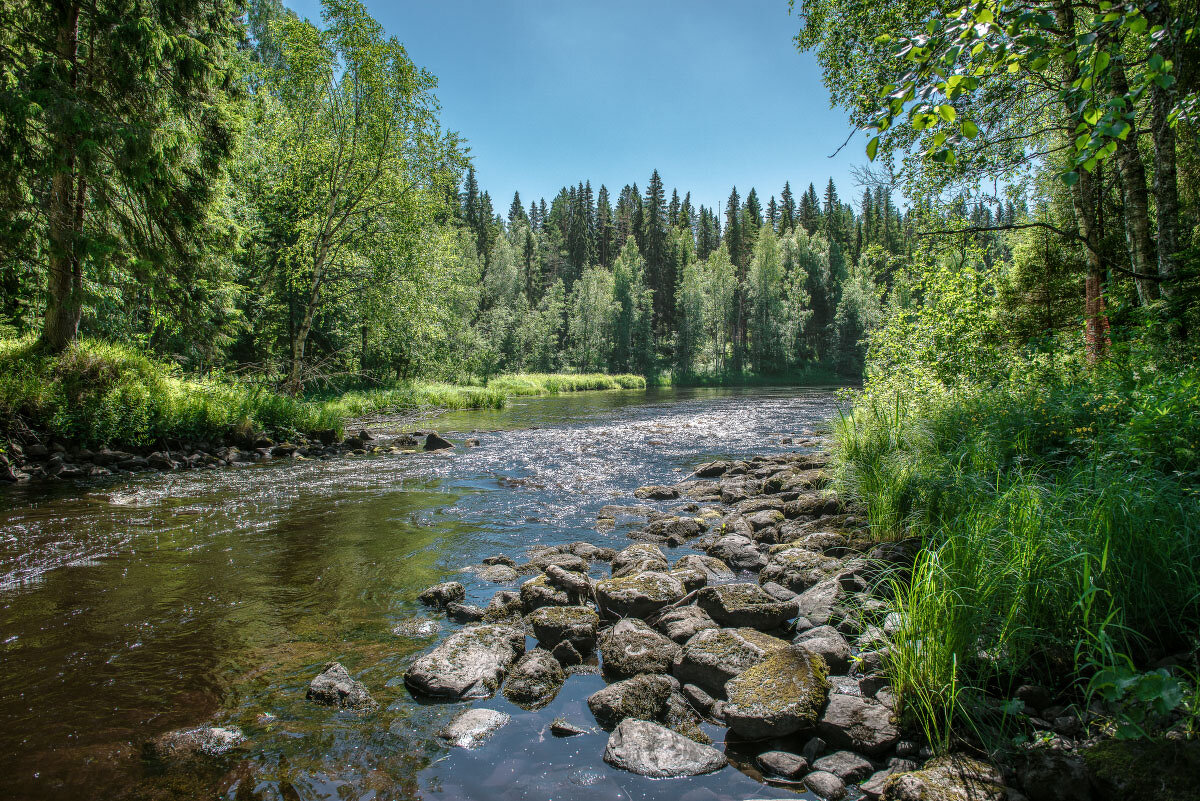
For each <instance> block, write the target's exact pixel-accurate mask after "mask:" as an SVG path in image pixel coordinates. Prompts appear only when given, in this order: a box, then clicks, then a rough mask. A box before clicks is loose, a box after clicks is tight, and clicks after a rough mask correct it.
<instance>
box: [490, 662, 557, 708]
mask: <svg viewBox="0 0 1200 801" xmlns="http://www.w3.org/2000/svg"><path fill="white" fill-rule="evenodd" d="M566 678H567V677H566V674H564V673H563V669H562V665H560V664H559V663H558V660H557V659H555V658H554V656H553V655H552V654H551V653H550V652H549V651H547V650H545V649H543V648H534V649H533V650H532V651H528V652H526V654H525V655H524V656H523V657H521V658H520V659H519V660H518V661H517V664H515V665H513V668H512V670H511V671H509V674H508V679H507V680H506V681H505V682H504V697H505V698H507V699H508V700H510V701H512V702H513V703H514V704H517V705H518V706H522V707H525V708H527V709H537V708H539V707H543V706H545V705H546V704H548V703H550V702H551V701H553V700H554V696H556V695H558V691H559V690H560V689H562V686H563V682H564V681H566Z"/></svg>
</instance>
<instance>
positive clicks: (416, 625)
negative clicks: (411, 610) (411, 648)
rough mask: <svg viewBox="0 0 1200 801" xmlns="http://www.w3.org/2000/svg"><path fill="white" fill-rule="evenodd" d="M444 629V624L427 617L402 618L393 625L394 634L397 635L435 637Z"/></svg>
mask: <svg viewBox="0 0 1200 801" xmlns="http://www.w3.org/2000/svg"><path fill="white" fill-rule="evenodd" d="M441 629H442V624H441V623H438V622H437V621H436V620H430V619H429V618H426V617H415V618H410V619H408V620H401V621H400V622H399V623H397V624H396V625H395V626H392V634H395V635H396V636H397V637H413V638H421V637H434V636H436V635H437V633H438V632H439V631H441Z"/></svg>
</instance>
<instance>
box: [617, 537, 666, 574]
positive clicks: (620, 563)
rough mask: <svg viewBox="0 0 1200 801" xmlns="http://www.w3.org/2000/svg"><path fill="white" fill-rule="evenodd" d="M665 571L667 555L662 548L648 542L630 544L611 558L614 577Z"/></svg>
mask: <svg viewBox="0 0 1200 801" xmlns="http://www.w3.org/2000/svg"><path fill="white" fill-rule="evenodd" d="M646 571H653V572H658V573H665V572H666V571H667V557H665V556H663V552H662V550H661V549H660V548H659V547H658V546H657V545H654V544H652V543H649V542H639V543H637V544H636V545H630V546H629V547H628V548H626V549H624V550H623V551H618V552H617V555H616V556H614V557H613V559H612V574H613V577H614V578H620V577H622V576H634V575H637V574H638V573H643V572H646Z"/></svg>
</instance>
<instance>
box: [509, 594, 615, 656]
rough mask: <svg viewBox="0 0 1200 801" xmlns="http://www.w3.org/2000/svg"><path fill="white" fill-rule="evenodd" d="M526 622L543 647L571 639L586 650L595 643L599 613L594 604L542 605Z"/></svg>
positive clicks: (585, 652)
mask: <svg viewBox="0 0 1200 801" xmlns="http://www.w3.org/2000/svg"><path fill="white" fill-rule="evenodd" d="M525 622H526V623H528V624H529V626H530V628H532V629H533V636H534V637H536V638H537V641H538V643H540V644H541V646H542V647H543V648H553V647H554V646H555V645H558V644H559V643H560V642H570V643H572V644H573V645H575V648H576V650H577V651H579V652H580V653H582V654H587V653H588V652H590V651H591V650H592V649H593V648H595V647H596V629H597V627H599V625H600V616H599V615H597V614H596V611H595V610H594V609H592V608H591V607H588V606H543V607H541V608H540V609H537V610H536V611H534V612H533V613H532V614H530V615H529V616H528V617H527V618H525Z"/></svg>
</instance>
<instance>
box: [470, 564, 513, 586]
mask: <svg viewBox="0 0 1200 801" xmlns="http://www.w3.org/2000/svg"><path fill="white" fill-rule="evenodd" d="M478 575H479V578H481V579H483V580H484V581H490V582H492V583H493V584H511V583H512V582H514V581H516V580H517V579H518V578H520V574H518V573H517V571H516V570H515V569H514V568H512V567H510V566H508V565H485V566H484V567H483V569H482V570H480V571H479V574H478Z"/></svg>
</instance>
